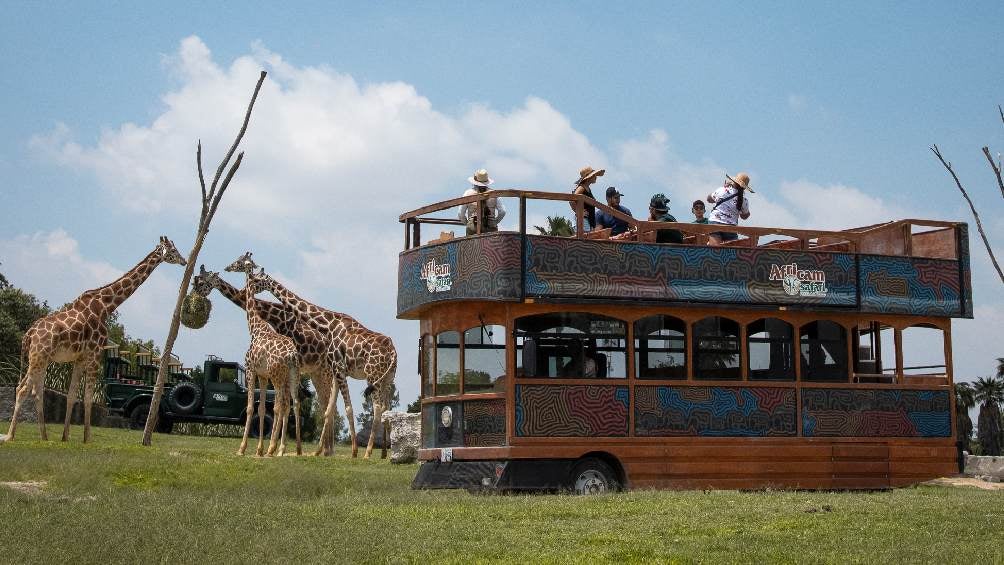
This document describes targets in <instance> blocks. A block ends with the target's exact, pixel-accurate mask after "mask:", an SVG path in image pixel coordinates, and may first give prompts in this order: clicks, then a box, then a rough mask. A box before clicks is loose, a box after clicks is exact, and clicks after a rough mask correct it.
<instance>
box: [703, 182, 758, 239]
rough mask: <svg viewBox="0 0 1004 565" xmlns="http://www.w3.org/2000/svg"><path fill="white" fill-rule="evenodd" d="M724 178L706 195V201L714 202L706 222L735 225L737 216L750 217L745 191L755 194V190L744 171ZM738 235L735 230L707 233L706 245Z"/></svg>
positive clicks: (737, 220) (737, 219) (734, 237)
mask: <svg viewBox="0 0 1004 565" xmlns="http://www.w3.org/2000/svg"><path fill="white" fill-rule="evenodd" d="M725 178H726V179H727V180H726V181H725V185H724V186H722V187H721V188H719V189H718V190H716V191H714V192H712V193H711V194H709V195H708V202H710V203H712V204H714V207H713V208H711V214H709V215H708V223H709V224H718V225H722V226H736V225H739V218H742V219H744V220H745V219H747V218H749V217H750V203H749V199H747V198H746V195H745V192H746V191H747V190H748V191H750V193H751V194H755V191H754V190H753V189H752V188H750V176H749V175H747V174H746V173H739V174H738V175H736V177H735V178H732V177H730V176H729V175H725ZM738 237H739V234H737V233H735V232H714V233H711V234H708V245H721V244H722V242H724V241H733V240H735V239H738Z"/></svg>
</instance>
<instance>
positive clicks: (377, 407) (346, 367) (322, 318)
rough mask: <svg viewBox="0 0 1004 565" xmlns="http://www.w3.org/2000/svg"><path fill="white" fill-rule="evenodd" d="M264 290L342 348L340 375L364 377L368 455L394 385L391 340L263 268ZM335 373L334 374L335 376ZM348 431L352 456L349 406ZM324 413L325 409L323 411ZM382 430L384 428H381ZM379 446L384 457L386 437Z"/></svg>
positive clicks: (356, 447)
mask: <svg viewBox="0 0 1004 565" xmlns="http://www.w3.org/2000/svg"><path fill="white" fill-rule="evenodd" d="M258 278H259V279H260V280H261V284H262V286H263V288H264V289H265V290H268V291H269V292H271V293H272V294H273V295H274V296H275V297H276V298H278V299H279V301H280V302H282V304H283V305H284V306H286V307H287V308H289V309H290V310H292V311H293V313H294V315H295V316H296V318H297V320H298V321H299V323H301V324H303V325H305V326H309V327H313V328H315V329H317V330H319V331H321V333H323V334H324V335H325V336H326V337H327V339H329V340H331V343H332V346H333V347H337V348H338V349H340V350H341V351H343V352H344V361H343V364H342V365H343V369H342V370H343V371H344V373H342V375H343V376H349V377H352V378H354V379H360V380H365V381H366V384H367V386H366V392H365V393H364V394H365V395H366V396H369V395H370V394H373V395H374V396H373V424H372V426H371V427H370V437H369V441H368V442H367V445H366V452H365V454H364V455H363V458H364V459H369V458H370V455H371V454H372V453H373V443H374V440H375V439H376V430H377V429H378V426H380V425H381V424H382V423H383V412H384V410H386V409H387V407H388V405H389V404H390V394H391V390H392V389H393V387H394V376H395V374H396V373H397V350H396V349H395V348H394V342H393V341H391V339H390V338H389V337H387V336H385V335H383V334H380V333H377V332H374V331H372V330H370V329H368V328H366V327H365V326H363V325H362V324H360V323H359V322H358V321H356V319H355V318H353V317H352V316H348V315H346V314H340V313H338V312H332V311H331V310H326V309H324V308H321V307H319V306H316V305H314V304H311V303H310V302H307V301H306V300H304V299H302V298H300V297H299V296H297V295H296V294H294V293H292V292H290V291H289V290H288V289H287V288H286V287H284V286H283V285H281V284H279V282H278V281H276V280H275V279H273V278H272V277H271V276H269V275H268V274H266V273H265V272H264V271H263V272H262V273H260V275H259V277H258ZM338 376H339V375H338V374H336V377H338ZM333 398H334V395H332V396H331V397H330V398H329V399H328V404H329V409H330V410H333V407H331V404H333ZM345 409H346V413H347V418H348V420H349V426H350V430H351V434H352V456H353V457H355V456H356V452H357V451H358V446H357V445H356V435H355V429H354V428H355V426H354V424H353V422H352V414H351V412H350V410H351V408H350V407H349V406H348V405H346V407H345ZM325 415H326V416H327V412H325ZM328 424H329V420H328V418H327V417H326V418H325V421H324V429H323V430H322V431H321V437H322V438H323V437H324V436H325V434H326V433H327V431H328ZM385 431H386V430H385ZM386 437H387V436H386V433H385V441H384V446H383V450H382V451H383V452H382V457H387V441H386Z"/></svg>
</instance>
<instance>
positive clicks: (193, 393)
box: [167, 382, 202, 414]
mask: <svg viewBox="0 0 1004 565" xmlns="http://www.w3.org/2000/svg"><path fill="white" fill-rule="evenodd" d="M167 405H168V406H170V407H171V411H172V412H174V413H176V414H191V413H193V412H195V410H196V408H198V407H199V406H202V389H200V388H199V387H198V386H196V385H195V383H189V382H180V383H178V384H176V385H174V386H173V387H171V391H170V392H168V393H167Z"/></svg>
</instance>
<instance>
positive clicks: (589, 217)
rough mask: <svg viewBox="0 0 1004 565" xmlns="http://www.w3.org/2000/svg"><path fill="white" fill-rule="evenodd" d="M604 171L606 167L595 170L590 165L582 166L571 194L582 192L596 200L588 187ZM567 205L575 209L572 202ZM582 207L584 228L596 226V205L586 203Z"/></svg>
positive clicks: (591, 228)
mask: <svg viewBox="0 0 1004 565" xmlns="http://www.w3.org/2000/svg"><path fill="white" fill-rule="evenodd" d="M605 172H607V170H606V169H599V170H596V169H593V168H592V167H582V169H580V170H579V180H577V181H575V188H573V189H572V194H582V195H584V196H588V197H589V198H592V199H593V200H596V197H595V196H593V191H592V190H591V189H590V188H589V187H590V185H592V184H593V183H594V182H596V179H597V178H599V177H602V176H603V173H605ZM569 205H570V206H571V207H572V210H575V203H574V202H569ZM583 209H584V212H585V214H583V217H584V219H585V223H586V225H585V229H586V231H591V230H593V229H595V228H596V207H595V206H590V205H589V204H586V205H585V206H584V207H583Z"/></svg>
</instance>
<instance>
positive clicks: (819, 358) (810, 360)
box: [800, 320, 847, 381]
mask: <svg viewBox="0 0 1004 565" xmlns="http://www.w3.org/2000/svg"><path fill="white" fill-rule="evenodd" d="M801 333H802V340H801V341H802V343H801V347H800V353H801V355H800V357H801V358H802V361H801V363H802V379H804V380H806V381H846V380H847V332H846V331H845V330H844V327H843V326H841V325H840V324H837V323H836V322H831V321H829V320H820V321H818V322H810V323H808V324H805V325H804V326H802V329H801Z"/></svg>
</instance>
